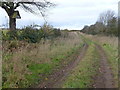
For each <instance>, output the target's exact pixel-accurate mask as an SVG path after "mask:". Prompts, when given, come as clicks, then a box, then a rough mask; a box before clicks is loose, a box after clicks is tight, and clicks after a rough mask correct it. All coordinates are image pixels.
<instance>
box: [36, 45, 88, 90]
mask: <svg viewBox="0 0 120 90" xmlns="http://www.w3.org/2000/svg"><path fill="white" fill-rule="evenodd" d="M87 48H88V45H87V44H85V45H84V46H83V48H82V50H81V51H80V55H79V56H78V57H77V59H76V60H72V61H71V62H70V63H69V64H68V65H66V66H65V67H62V68H61V69H60V70H59V71H57V72H54V73H53V74H52V75H51V76H50V77H48V80H47V81H44V82H42V83H41V84H40V85H39V86H38V88H58V87H60V85H61V84H62V82H63V81H64V79H65V78H66V77H67V76H68V75H69V73H70V71H71V70H72V69H73V68H74V67H75V66H77V64H78V63H79V61H80V60H81V59H82V58H83V56H85V53H86V51H87Z"/></svg>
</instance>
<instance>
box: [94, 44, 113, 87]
mask: <svg viewBox="0 0 120 90" xmlns="http://www.w3.org/2000/svg"><path fill="white" fill-rule="evenodd" d="M96 49H97V51H98V53H99V55H100V67H99V71H98V75H97V76H96V77H95V78H94V81H95V82H94V83H95V84H94V88H115V85H114V79H113V75H112V71H111V69H110V66H109V65H108V62H107V59H108V58H107V55H106V53H105V51H104V50H103V48H102V47H101V46H100V45H96Z"/></svg>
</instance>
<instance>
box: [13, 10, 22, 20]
mask: <svg viewBox="0 0 120 90" xmlns="http://www.w3.org/2000/svg"><path fill="white" fill-rule="evenodd" d="M12 18H16V19H21V16H20V14H19V11H14V13H13V15H12Z"/></svg>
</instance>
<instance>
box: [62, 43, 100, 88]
mask: <svg viewBox="0 0 120 90" xmlns="http://www.w3.org/2000/svg"><path fill="white" fill-rule="evenodd" d="M98 68H99V54H98V52H97V51H96V48H95V45H94V44H93V43H92V44H91V45H90V46H89V48H88V51H87V53H86V56H85V57H84V58H83V59H82V60H81V61H80V63H79V64H78V65H77V67H76V68H75V69H74V70H73V71H72V72H71V75H70V76H69V77H68V78H67V79H66V81H65V83H64V84H63V88H88V87H89V88H91V87H93V86H92V84H93V83H94V81H93V79H92V78H93V77H94V76H95V75H97V70H98Z"/></svg>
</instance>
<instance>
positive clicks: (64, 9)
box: [0, 0, 119, 29]
mask: <svg viewBox="0 0 120 90" xmlns="http://www.w3.org/2000/svg"><path fill="white" fill-rule="evenodd" d="M50 1H52V2H54V3H56V4H57V6H56V7H55V8H51V9H50V10H49V11H48V12H47V15H48V16H47V18H46V19H47V21H48V23H49V24H51V25H53V26H54V27H57V28H61V29H65V28H67V29H82V28H83V27H84V25H91V24H94V23H95V22H96V21H97V19H98V17H99V14H100V13H101V12H103V11H106V10H114V11H115V13H116V15H117V13H118V1H119V0H50ZM18 9H19V8H18ZM19 10H20V14H21V17H22V19H18V20H17V27H18V28H20V27H24V26H26V25H30V24H33V23H34V24H38V25H42V24H43V23H44V20H43V18H42V17H41V16H36V15H33V14H31V13H27V12H25V11H23V10H21V9H19ZM7 22H8V16H7V14H6V12H5V11H4V10H3V9H1V8H0V25H2V24H7Z"/></svg>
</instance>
